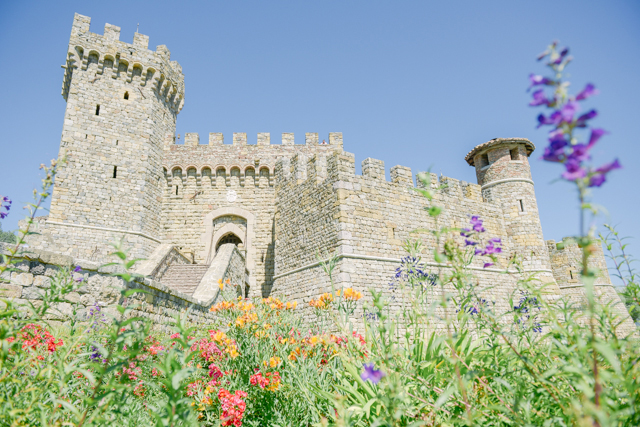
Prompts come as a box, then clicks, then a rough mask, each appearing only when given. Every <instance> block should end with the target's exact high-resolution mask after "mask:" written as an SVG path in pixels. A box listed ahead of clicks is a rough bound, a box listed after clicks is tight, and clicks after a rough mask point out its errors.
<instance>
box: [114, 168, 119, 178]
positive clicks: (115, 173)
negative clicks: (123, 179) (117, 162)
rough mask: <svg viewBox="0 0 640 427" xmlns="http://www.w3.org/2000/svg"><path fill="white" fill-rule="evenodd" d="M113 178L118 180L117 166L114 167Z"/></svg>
mask: <svg viewBox="0 0 640 427" xmlns="http://www.w3.org/2000/svg"><path fill="white" fill-rule="evenodd" d="M113 177H114V178H117V177H118V167H117V166H114V167H113Z"/></svg>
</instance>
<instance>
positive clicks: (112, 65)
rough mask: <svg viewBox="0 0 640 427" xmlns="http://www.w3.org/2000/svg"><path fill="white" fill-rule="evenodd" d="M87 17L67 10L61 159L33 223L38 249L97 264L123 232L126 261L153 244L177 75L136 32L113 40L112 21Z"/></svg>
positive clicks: (179, 83)
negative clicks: (99, 25) (100, 25)
mask: <svg viewBox="0 0 640 427" xmlns="http://www.w3.org/2000/svg"><path fill="white" fill-rule="evenodd" d="M90 21H91V19H90V18H89V17H86V16H82V15H78V14H76V15H75V17H74V20H73V27H72V30H71V38H70V41H69V48H68V52H67V60H66V64H65V65H63V68H65V76H64V82H63V88H62V96H63V97H64V98H65V100H66V101H67V107H66V112H65V118H64V126H63V129H62V139H61V143H60V158H62V157H66V160H67V161H66V164H65V165H64V166H63V167H62V168H61V170H60V172H59V175H58V176H57V178H56V185H55V191H54V193H53V198H52V202H51V211H50V215H49V217H48V218H47V219H46V223H45V224H44V227H43V226H42V224H41V227H40V228H41V229H40V232H41V233H42V235H43V239H44V240H45V241H46V242H43V243H46V244H44V245H43V246H48V247H55V248H56V251H58V252H63V253H66V254H68V255H72V256H75V257H78V258H80V259H91V260H96V261H103V260H104V259H106V254H107V253H108V251H109V250H110V248H109V246H108V245H107V244H106V243H108V242H110V241H114V240H116V239H121V238H122V239H124V241H125V246H126V247H128V248H131V252H132V253H131V256H132V257H145V256H148V255H149V254H150V253H151V252H152V251H153V249H154V248H155V247H156V246H157V245H158V244H159V243H160V241H161V235H160V230H161V225H160V222H161V205H162V194H163V190H164V187H163V183H164V175H163V170H162V157H163V145H164V143H165V142H166V140H173V136H174V135H175V125H176V117H177V114H178V113H179V112H180V110H181V108H182V106H183V104H184V76H183V74H182V68H181V67H180V65H179V64H178V63H177V62H176V61H171V60H170V52H169V50H168V49H167V47H166V46H164V45H162V46H158V47H157V48H156V50H155V51H151V50H149V49H148V44H149V37H148V36H145V35H143V34H139V33H135V35H134V38H133V44H128V43H125V42H121V41H119V37H120V28H119V27H116V26H114V25H110V24H106V25H105V28H104V34H103V35H99V34H95V33H92V32H90V31H89V24H90Z"/></svg>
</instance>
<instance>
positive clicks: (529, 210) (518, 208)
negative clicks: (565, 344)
mask: <svg viewBox="0 0 640 427" xmlns="http://www.w3.org/2000/svg"><path fill="white" fill-rule="evenodd" d="M533 150H535V146H534V145H533V143H532V142H531V141H529V140H528V139H526V138H495V139H492V140H491V141H488V142H485V143H484V144H480V145H478V146H476V147H475V148H474V149H473V150H471V152H469V154H467V156H466V157H465V160H466V161H467V163H469V165H471V166H475V168H476V176H477V178H478V184H479V185H480V186H481V187H480V188H481V191H482V198H483V199H484V200H485V201H486V202H491V203H496V204H498V205H499V206H500V207H501V208H502V212H503V218H504V222H505V224H504V225H505V230H506V232H507V236H508V238H509V242H505V243H506V244H507V247H508V248H509V251H510V252H511V253H516V254H519V255H522V256H523V257H524V267H525V269H527V270H529V271H537V272H539V274H538V277H539V278H540V280H541V281H542V282H543V283H553V289H549V291H554V292H556V293H558V292H559V289H558V288H557V284H555V279H554V278H553V274H552V270H551V261H550V258H549V251H548V249H547V245H546V243H545V241H544V238H543V237H542V225H541V224H540V216H539V214H538V204H537V202H536V195H535V191H534V185H533V180H532V179H531V168H530V166H529V159H528V157H529V155H531V153H532V152H533Z"/></svg>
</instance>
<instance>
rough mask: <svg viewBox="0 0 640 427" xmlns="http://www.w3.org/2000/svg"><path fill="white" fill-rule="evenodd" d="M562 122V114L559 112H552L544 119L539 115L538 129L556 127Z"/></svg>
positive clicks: (543, 116)
mask: <svg viewBox="0 0 640 427" xmlns="http://www.w3.org/2000/svg"><path fill="white" fill-rule="evenodd" d="M560 122H562V114H561V113H560V111H554V112H553V113H551V115H550V116H549V117H545V115H544V114H540V115H539V116H538V127H540V126H544V125H554V126H557V125H559V124H560Z"/></svg>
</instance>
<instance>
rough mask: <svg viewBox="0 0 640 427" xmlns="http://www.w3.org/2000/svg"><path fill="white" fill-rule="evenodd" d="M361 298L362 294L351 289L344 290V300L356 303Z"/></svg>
mask: <svg viewBox="0 0 640 427" xmlns="http://www.w3.org/2000/svg"><path fill="white" fill-rule="evenodd" d="M360 298H362V293H360V292H358V291H354V290H353V288H347V289H345V290H344V299H345V300H351V301H358V300H359V299H360Z"/></svg>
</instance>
